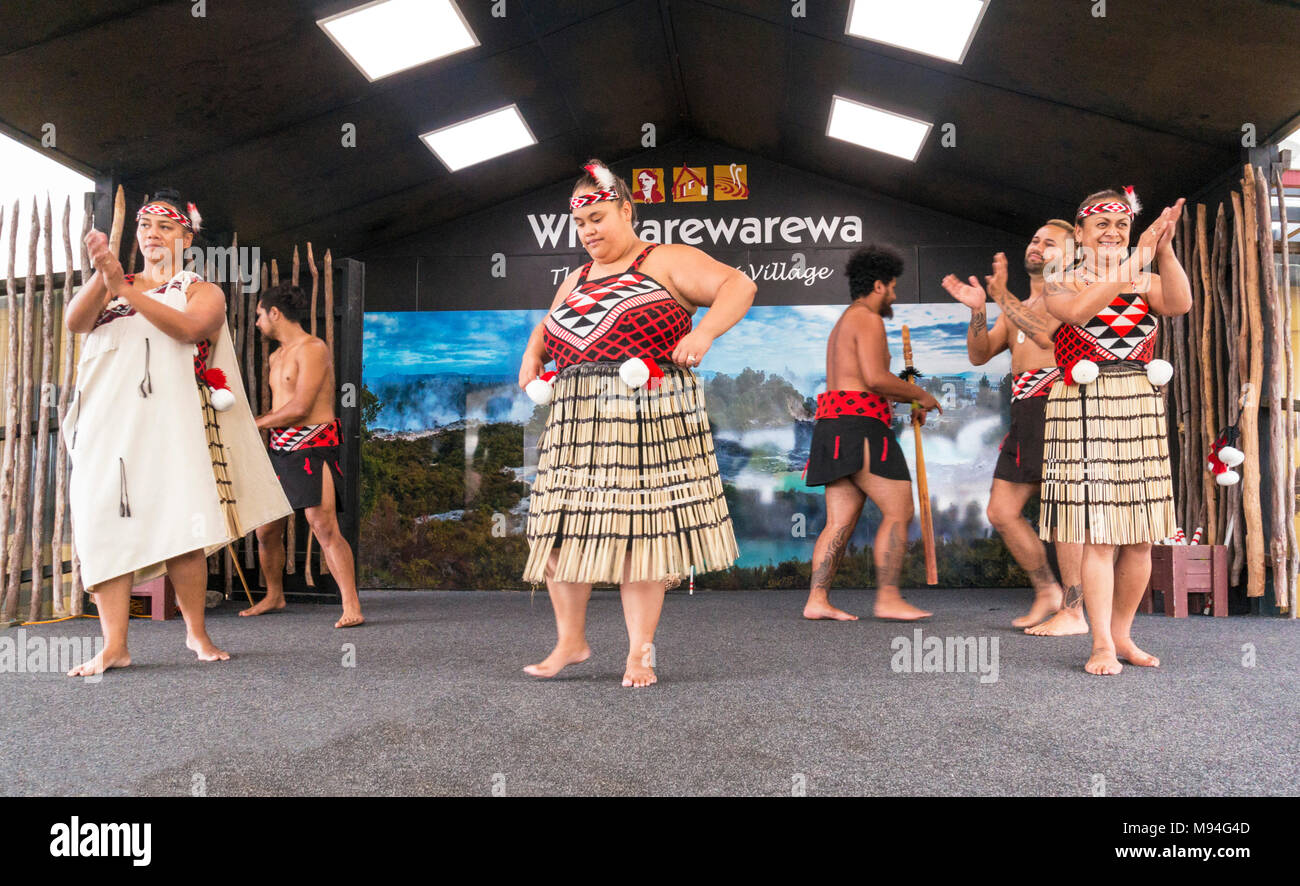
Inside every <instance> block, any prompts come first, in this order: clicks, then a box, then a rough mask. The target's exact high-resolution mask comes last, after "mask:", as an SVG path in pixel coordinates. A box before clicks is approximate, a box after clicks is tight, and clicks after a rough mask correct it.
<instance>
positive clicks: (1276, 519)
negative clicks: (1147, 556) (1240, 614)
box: [1254, 167, 1294, 612]
mask: <svg viewBox="0 0 1300 886" xmlns="http://www.w3.org/2000/svg"><path fill="white" fill-rule="evenodd" d="M1254 169H1255V190H1256V194H1257V196H1258V198H1259V199H1257V200H1256V202H1255V206H1256V213H1257V214H1256V218H1255V223H1256V225H1257V226H1258V230H1259V232H1260V238H1259V244H1258V246H1259V261H1260V270H1261V282H1262V284H1263V286H1262V289H1263V296H1264V305H1265V307H1266V309H1267V311H1268V317H1269V325H1270V328H1271V330H1272V333H1273V335H1272V341H1271V342H1270V348H1269V377H1268V464H1269V479H1270V481H1271V484H1270V486H1271V488H1270V492H1271V493H1272V495H1271V496H1270V497H1271V501H1270V505H1271V508H1270V511H1271V513H1270V515H1269V529H1270V530H1272V531H1271V533H1270V535H1269V539H1268V553H1269V562H1270V564H1271V566H1272V569H1273V601H1274V603H1275V604H1276V605H1277V607H1278V609H1280V610H1282V611H1283V612H1285V611H1287V609H1288V607H1289V606H1290V601H1291V589H1290V586H1289V585H1288V583H1287V578H1288V575H1289V572H1288V569H1287V557H1286V554H1287V532H1286V514H1287V506H1286V497H1287V492H1286V480H1287V476H1286V413H1285V412H1284V411H1283V409H1282V395H1283V393H1284V388H1285V386H1286V356H1285V354H1286V343H1285V342H1286V337H1287V330H1286V328H1285V326H1284V321H1283V317H1282V305H1281V302H1280V300H1279V298H1278V291H1277V276H1276V273H1275V271H1274V269H1273V220H1272V210H1271V208H1270V203H1269V199H1268V190H1269V189H1268V179H1267V178H1265V176H1264V170H1263V169H1261V168H1258V167H1254ZM1261 344H1262V343H1261ZM1293 494H1294V493H1293Z"/></svg>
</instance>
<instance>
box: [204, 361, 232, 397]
mask: <svg viewBox="0 0 1300 886" xmlns="http://www.w3.org/2000/svg"><path fill="white" fill-rule="evenodd" d="M203 383H204V384H206V385H207V386H208V387H210V388H212V389H213V390H217V391H221V390H226V389H229V387H230V384H229V383H228V382H227V381H226V374H225V373H224V372H222V371H221V370H220V369H217V368H215V367H213V368H212V369H209V370H208V371H207V372H205V373H203Z"/></svg>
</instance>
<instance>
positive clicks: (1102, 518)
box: [1038, 362, 1176, 545]
mask: <svg viewBox="0 0 1300 886" xmlns="http://www.w3.org/2000/svg"><path fill="white" fill-rule="evenodd" d="M1100 370H1101V371H1100V373H1099V374H1098V376H1097V378H1096V380H1095V381H1093V382H1091V383H1089V384H1086V385H1067V384H1064V383H1063V382H1062V383H1058V384H1056V385H1055V386H1053V388H1052V392H1051V393H1050V394H1049V395H1048V399H1047V427H1046V435H1045V443H1044V447H1043V487H1042V493H1041V500H1042V508H1041V511H1040V514H1041V516H1040V521H1039V533H1038V534H1039V537H1040V538H1042V539H1043V540H1044V541H1064V542H1074V543H1085V544H1087V543H1091V544H1113V545H1126V544H1140V543H1142V542H1158V541H1160V540H1162V539H1165V538H1168V537H1169V536H1171V535H1173V534H1174V531H1175V527H1174V522H1175V519H1176V518H1175V515H1174V496H1173V481H1172V476H1171V473H1170V465H1169V438H1168V435H1167V431H1166V423H1165V397H1164V392H1163V391H1161V390H1160V389H1159V388H1157V387H1155V386H1154V385H1153V384H1151V382H1150V381H1149V380H1148V379H1147V375H1146V368H1145V366H1143V365H1142V364H1141V363H1135V362H1117V363H1103V364H1101V366H1100Z"/></svg>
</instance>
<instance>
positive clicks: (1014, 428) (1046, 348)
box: [943, 219, 1088, 637]
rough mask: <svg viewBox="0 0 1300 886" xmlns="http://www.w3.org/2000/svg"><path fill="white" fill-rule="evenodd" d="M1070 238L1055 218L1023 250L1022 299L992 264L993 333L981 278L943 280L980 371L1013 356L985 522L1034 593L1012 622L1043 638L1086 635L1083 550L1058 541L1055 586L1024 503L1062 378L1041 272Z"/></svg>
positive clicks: (1069, 228) (1035, 488) (1038, 481)
mask: <svg viewBox="0 0 1300 886" xmlns="http://www.w3.org/2000/svg"><path fill="white" fill-rule="evenodd" d="M1073 233H1074V226H1073V225H1071V224H1070V223H1069V222H1067V221H1063V220H1061V219H1052V220H1051V221H1049V222H1048V223H1047V224H1045V225H1043V226H1042V227H1041V228H1039V229H1038V230H1037V231H1036V232H1035V233H1034V237H1033V239H1032V240H1030V241H1029V245H1028V246H1027V247H1025V271H1027V272H1028V274H1029V298H1028V299H1027V300H1025V301H1024V302H1021V301H1020V300H1019V299H1018V298H1016V297H1015V296H1014V295H1012V294H1011V293H1010V292H1009V291H1008V290H1007V287H1006V279H1007V268H1006V263H1005V262H1003V263H1002V265H1001V269H1000V270H999V269H998V267H997V265H995V266H994V273H993V276H992V277H991V278H989V280H988V283H989V294H990V295H992V296H993V300H994V301H996V302H997V304H998V307H999V308H1001V310H1002V315H1001V316H1000V317H998V319H997V321H996V322H995V323H994V324H993V326H992V328H989V325H988V322H987V320H986V319H985V308H984V305H985V300H986V299H985V295H984V288H983V287H982V286H980V284H979V281H978V280H976V279H975V278H974V277H971V278H970V282H969V283H963V282H961V280H959V279H957V277H956V276H955V275H953V274H949V275H948V276H947V277H944V278H943V288H944V289H946V290H947V291H948V294H949V295H951V296H952V297H953V298H955V299H956V300H957V301H959V302H961V303H962V304H964V305H966V307H968V308H970V310H971V319H970V328H969V330H968V331H967V333H966V352H967V353H968V354H969V355H970V361H971V363H972V364H974V365H975V366H983V365H984V364H985V363H987V362H988V361H989V360H991V359H992V358H993V357H994V356H995V355H997V354H1000V353H1001V352H1002V351H1005V350H1010V351H1011V372H1012V374H1013V375H1014V379H1013V381H1012V385H1011V428H1010V430H1009V431H1008V432H1007V435H1006V437H1004V438H1003V440H1002V448H1001V454H1000V455H999V456H998V461H997V465H996V466H995V467H994V469H993V488H992V489H991V490H990V492H989V506H988V518H989V523H991V524H992V525H993V528H994V529H996V530H997V531H998V534H999V535H1001V536H1002V541H1003V542H1004V543H1005V544H1006V546H1007V550H1009V551H1010V552H1011V556H1013V557H1014V558H1015V560H1016V562H1017V563H1019V564H1020V568H1021V569H1023V570H1025V573H1026V574H1027V575H1028V576H1029V581H1030V582H1031V583H1032V585H1033V588H1034V602H1033V605H1032V606H1031V607H1030V609H1029V612H1028V613H1027V614H1025V615H1022V616H1020V617H1019V618H1015V619H1012V621H1011V624H1013V625H1014V626H1016V627H1018V628H1024V630H1025V633H1026V634H1033V635H1035V636H1039V637H1061V636H1065V635H1068V634H1086V633H1087V632H1088V622H1087V620H1086V619H1085V618H1084V616H1083V572H1082V570H1083V565H1082V561H1083V546H1082V545H1078V544H1067V543H1065V542H1059V541H1058V542H1057V543H1056V560H1057V565H1058V566H1059V567H1060V570H1061V581H1059V582H1058V581H1057V580H1056V576H1055V575H1054V574H1053V573H1052V567H1051V565H1050V564H1049V563H1048V561H1047V549H1046V548H1045V547H1044V545H1043V542H1042V541H1041V540H1040V539H1039V538H1038V533H1037V532H1035V531H1034V529H1033V527H1032V526H1030V525H1029V523H1028V522H1027V521H1026V520H1025V518H1024V516H1023V512H1024V509H1025V505H1027V504H1029V501H1030V499H1032V498H1033V497H1034V496H1036V495H1038V494H1039V492H1040V491H1041V489H1042V483H1043V434H1044V430H1045V426H1046V422H1047V395H1048V394H1049V393H1050V392H1051V390H1052V386H1053V385H1054V384H1056V383H1057V382H1058V381H1059V380H1060V377H1061V371H1060V370H1059V369H1058V368H1057V367H1056V356H1055V354H1054V353H1053V352H1052V348H1053V342H1052V336H1053V335H1054V334H1055V333H1056V330H1057V329H1059V328H1060V326H1061V321H1060V320H1057V319H1056V318H1055V317H1053V316H1052V315H1051V314H1049V313H1048V312H1047V307H1046V306H1045V304H1044V303H1043V299H1044V296H1045V293H1046V288H1045V286H1044V283H1043V268H1044V266H1046V264H1047V263H1048V262H1049V261H1052V260H1053V259H1056V260H1058V261H1059V260H1060V257H1061V256H1062V255H1063V254H1064V247H1065V244H1066V242H1067V241H1068V240H1069V239H1070V238H1071V236H1072V235H1073ZM1062 588H1064V590H1062ZM1049 616H1050V618H1049Z"/></svg>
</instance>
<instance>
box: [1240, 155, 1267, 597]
mask: <svg viewBox="0 0 1300 886" xmlns="http://www.w3.org/2000/svg"><path fill="white" fill-rule="evenodd" d="M1241 189H1242V191H1241V198H1242V211H1243V213H1244V215H1243V217H1242V220H1241V226H1242V230H1243V231H1244V232H1245V240H1244V242H1243V244H1242V245H1243V247H1244V249H1245V252H1244V255H1243V258H1244V259H1245V261H1244V262H1243V267H1244V269H1245V272H1246V273H1245V275H1244V277H1243V280H1244V283H1245V286H1244V287H1243V289H1242V295H1243V296H1244V298H1245V302H1246V319H1247V322H1248V323H1249V326H1250V337H1249V342H1248V345H1249V349H1250V350H1249V353H1250V389H1251V396H1250V402H1249V403H1248V404H1247V405H1246V410H1245V413H1244V415H1243V416H1242V438H1243V440H1244V442H1245V444H1246V446H1245V449H1243V450H1242V451H1243V452H1245V453H1246V463H1245V465H1244V468H1245V470H1244V471H1243V472H1242V478H1241V482H1242V487H1243V488H1242V491H1241V495H1242V503H1243V506H1244V510H1245V512H1246V538H1245V541H1246V575H1247V580H1246V596H1248V597H1262V596H1264V586H1265V581H1266V577H1265V571H1264V567H1265V561H1264V517H1263V508H1262V506H1261V503H1260V491H1259V487H1260V480H1261V477H1260V473H1261V472H1260V464H1259V401H1260V394H1261V393H1262V392H1263V387H1262V385H1263V382H1264V321H1263V317H1262V311H1261V305H1260V277H1259V215H1258V210H1257V209H1256V208H1255V206H1256V203H1257V201H1258V197H1259V194H1258V191H1257V189H1256V188H1255V170H1254V168H1253V167H1252V166H1250V165H1249V164H1247V165H1246V175H1245V176H1244V177H1243V178H1242V180H1241Z"/></svg>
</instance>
